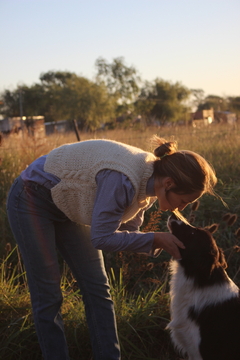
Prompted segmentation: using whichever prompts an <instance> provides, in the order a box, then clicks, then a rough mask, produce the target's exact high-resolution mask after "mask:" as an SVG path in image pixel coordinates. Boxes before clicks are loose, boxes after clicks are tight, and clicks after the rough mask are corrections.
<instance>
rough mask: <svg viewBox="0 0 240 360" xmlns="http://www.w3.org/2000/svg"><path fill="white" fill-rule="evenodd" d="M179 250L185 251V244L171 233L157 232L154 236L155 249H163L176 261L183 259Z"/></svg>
mask: <svg viewBox="0 0 240 360" xmlns="http://www.w3.org/2000/svg"><path fill="white" fill-rule="evenodd" d="M179 248H182V249H185V246H184V245H183V243H182V242H181V241H180V240H178V238H176V236H174V235H173V234H171V233H165V232H156V233H155V234H154V241H153V249H154V250H155V249H163V250H165V251H167V252H168V253H169V254H170V255H172V256H173V257H174V259H176V260H180V259H181V254H180V251H179Z"/></svg>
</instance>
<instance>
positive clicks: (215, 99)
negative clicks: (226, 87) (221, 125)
mask: <svg viewBox="0 0 240 360" xmlns="http://www.w3.org/2000/svg"><path fill="white" fill-rule="evenodd" d="M210 109H214V111H226V110H228V103H227V100H226V99H224V98H222V97H220V96H217V95H208V96H207V97H205V99H204V100H203V102H202V103H201V104H199V106H198V110H210Z"/></svg>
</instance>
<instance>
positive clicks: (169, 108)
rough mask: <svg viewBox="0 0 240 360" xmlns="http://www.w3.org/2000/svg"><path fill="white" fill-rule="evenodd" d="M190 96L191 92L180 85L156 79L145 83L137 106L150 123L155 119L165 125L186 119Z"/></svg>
mask: <svg viewBox="0 0 240 360" xmlns="http://www.w3.org/2000/svg"><path fill="white" fill-rule="evenodd" d="M189 96H190V90H188V89H187V88H186V87H185V86H183V85H181V84H180V83H178V82H177V83H175V84H172V83H170V82H168V81H164V80H162V79H156V80H155V81H154V82H153V83H150V82H146V83H145V86H144V87H143V88H142V90H141V94H140V96H139V98H138V100H137V101H136V104H135V105H136V108H137V109H138V110H139V111H141V115H143V116H145V117H146V118H147V119H148V120H147V121H148V123H150V122H151V120H152V119H155V120H158V121H160V123H161V124H165V123H166V122H176V121H178V120H185V119H186V115H187V112H188V108H187V106H186V101H187V99H188V97H189Z"/></svg>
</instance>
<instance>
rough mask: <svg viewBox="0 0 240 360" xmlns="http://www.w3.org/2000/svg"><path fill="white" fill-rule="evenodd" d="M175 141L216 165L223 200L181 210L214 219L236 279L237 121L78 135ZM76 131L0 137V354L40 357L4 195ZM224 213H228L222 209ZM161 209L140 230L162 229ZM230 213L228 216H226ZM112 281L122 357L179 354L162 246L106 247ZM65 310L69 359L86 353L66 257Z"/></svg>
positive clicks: (145, 144)
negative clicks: (110, 250) (138, 249)
mask: <svg viewBox="0 0 240 360" xmlns="http://www.w3.org/2000/svg"><path fill="white" fill-rule="evenodd" d="M155 134H157V135H159V136H161V137H165V138H167V139H174V140H177V141H178V144H179V148H180V149H190V150H193V151H196V152H199V153H200V154H201V155H203V156H204V157H205V158H206V159H207V160H208V161H210V162H211V163H212V165H213V166H214V167H215V169H216V173H217V176H218V178H219V183H218V185H217V192H218V193H219V195H221V196H222V197H223V199H224V200H225V201H226V203H227V204H228V208H226V207H225V206H224V204H223V203H222V202H221V201H220V200H219V199H215V198H213V197H210V196H207V195H206V196H204V197H203V198H202V199H201V202H200V204H199V206H198V207H197V208H195V209H193V208H191V207H190V208H187V209H186V211H185V213H184V215H185V216H186V217H188V218H189V220H191V221H193V223H194V224H196V225H199V226H207V225H210V224H212V223H213V222H218V223H219V224H220V226H219V230H218V232H217V233H216V234H215V238H216V239H217V241H218V244H219V245H220V246H221V247H222V248H223V249H224V251H225V255H226V257H227V260H228V263H229V269H228V271H229V274H230V276H231V277H233V278H234V280H235V281H236V282H237V283H238V284H240V257H239V254H240V247H239V226H240V223H239V219H240V216H239V215H240V205H239V198H240V166H239V160H238V158H239V152H240V130H239V128H238V127H230V126H211V127H207V128H202V129H193V128H190V127H171V128H170V127H169V128H140V129H130V130H129V129H117V130H112V131H110V130H109V131H99V132H96V133H94V134H89V133H82V134H80V136H81V140H87V139H90V138H100V139H112V140H117V141H121V142H124V143H127V144H130V145H134V146H138V147H140V148H142V149H144V150H148V151H151V150H152V145H151V143H150V142H149V139H150V138H151V136H152V135H155ZM75 141H76V137H75V134H74V133H69V134H55V135H51V136H48V137H46V138H45V139H44V140H40V139H39V140H36V139H31V138H28V137H26V136H25V137H24V138H21V137H20V138H18V139H17V138H5V139H4V141H3V144H2V146H1V147H0V159H1V160H0V161H1V163H0V197H1V203H0V226H1V242H0V258H1V265H0V324H1V325H0V358H2V359H6V360H13V359H14V360H15V359H16V358H19V359H24V360H28V359H29V360H30V359H31V360H34V359H36V360H38V359H41V353H40V349H39V346H38V343H37V338H36V334H35V330H34V326H33V321H32V315H31V307H30V301H29V293H28V288H27V281H26V277H25V273H24V267H23V264H22V262H21V259H20V255H19V253H18V250H17V248H16V247H15V243H14V240H13V237H12V234H11V231H10V229H9V225H8V222H7V218H6V210H5V206H6V197H7V193H8V190H9V188H10V186H11V183H12V182H13V180H14V178H15V177H16V176H18V175H19V174H20V172H21V171H22V170H23V169H25V168H26V166H28V165H29V164H30V163H31V162H32V161H33V160H35V159H36V158H37V157H39V156H41V155H43V154H46V153H48V152H49V151H50V150H51V149H53V148H55V147H57V146H60V145H62V144H64V143H70V142H75ZM227 213H228V214H227ZM167 216H168V214H167V213H159V212H158V209H157V207H156V206H154V207H153V208H152V209H151V210H150V211H149V212H148V213H147V214H146V219H145V223H144V225H143V229H142V230H143V231H151V230H152V231H156V230H161V231H165V230H166V219H167ZM229 216H230V217H229ZM105 261H106V267H107V270H108V273H109V278H110V281H111V283H112V296H113V299H114V302H115V306H116V314H117V321H118V327H119V336H120V341H121V347H122V353H123V357H122V358H123V360H126V359H128V360H131V359H133V360H137V359H145V360H147V359H149V360H157V359H162V360H167V359H168V360H170V359H171V360H177V359H178V356H177V354H176V353H175V352H174V349H173V347H172V345H171V343H170V340H169V335H168V333H167V332H166V331H165V330H164V329H165V326H166V324H167V322H168V320H169V298H168V262H169V256H168V254H166V253H164V252H163V253H162V255H161V256H160V257H159V258H158V259H149V258H146V257H145V256H143V255H138V254H126V253H118V254H115V253H114V254H112V255H109V254H105ZM62 269H63V270H62V271H63V276H62V285H61V287H62V290H63V293H64V304H63V317H64V321H65V324H66V336H67V339H68V343H69V348H70V354H71V359H72V360H76V359H84V360H87V359H89V360H90V359H91V350H90V344H89V336H88V331H87V325H86V321H85V315H84V310H83V304H82V301H81V295H80V294H79V293H78V291H77V288H76V285H75V281H74V279H73V278H72V275H71V273H70V272H69V270H68V268H67V267H66V265H65V264H63V265H62Z"/></svg>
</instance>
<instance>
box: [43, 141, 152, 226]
mask: <svg viewBox="0 0 240 360" xmlns="http://www.w3.org/2000/svg"><path fill="white" fill-rule="evenodd" d="M155 159H156V158H155V156H154V155H153V154H151V153H149V152H145V151H143V150H141V149H138V148H136V147H133V146H129V145H126V144H122V143H119V142H115V141H110V140H87V141H82V142H77V143H73V144H67V145H62V146H60V147H58V148H56V149H54V150H52V151H51V152H50V153H49V154H48V155H47V158H46V162H45V165H44V171H46V172H49V173H51V174H53V175H56V176H57V177H58V178H60V180H61V181H60V182H59V183H58V184H57V185H55V186H54V187H53V188H52V189H51V193H52V198H53V201H54V203H55V204H56V206H57V207H58V208H59V209H60V210H61V211H62V212H63V213H64V214H65V215H66V216H67V217H68V218H69V219H70V220H72V221H73V222H76V223H81V224H86V225H90V224H91V218H92V211H93V206H94V200H95V195H96V190H97V184H96V179H95V178H96V175H97V173H98V172H99V171H101V170H103V169H112V170H115V171H119V172H121V173H123V174H125V175H126V176H127V177H128V178H129V180H130V181H131V183H132V185H133V187H134V190H135V196H134V199H133V201H132V204H131V205H130V206H129V207H128V208H126V209H125V212H124V214H123V216H122V219H121V222H122V223H124V222H127V221H129V220H130V219H132V218H133V217H134V216H135V215H136V214H137V213H138V211H139V210H140V209H146V208H148V207H149V206H150V205H151V204H152V203H153V202H154V201H155V200H156V197H147V196H146V186H147V181H148V179H149V178H150V177H151V175H152V173H153V162H154V160H155Z"/></svg>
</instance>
